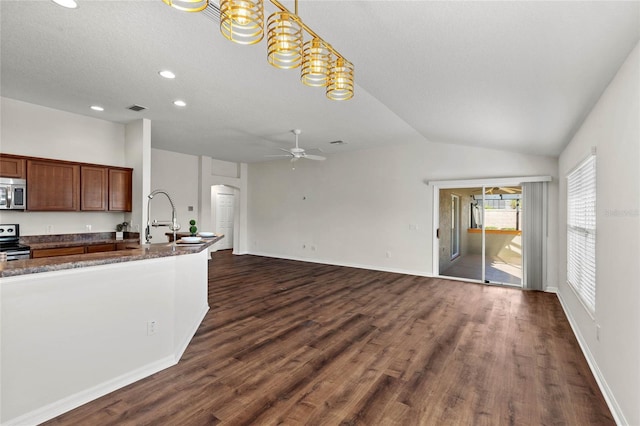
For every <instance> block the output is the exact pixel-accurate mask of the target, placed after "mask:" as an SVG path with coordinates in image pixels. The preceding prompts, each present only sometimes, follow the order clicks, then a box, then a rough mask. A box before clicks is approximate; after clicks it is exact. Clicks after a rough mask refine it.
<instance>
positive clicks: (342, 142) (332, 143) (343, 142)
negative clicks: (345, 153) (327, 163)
mask: <svg viewBox="0 0 640 426" xmlns="http://www.w3.org/2000/svg"><path fill="white" fill-rule="evenodd" d="M329 143H330V144H331V145H346V144H347V143H346V142H345V141H331V142H329Z"/></svg>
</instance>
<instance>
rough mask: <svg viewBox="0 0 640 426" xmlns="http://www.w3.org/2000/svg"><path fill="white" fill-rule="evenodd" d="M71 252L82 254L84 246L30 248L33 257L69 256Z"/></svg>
mask: <svg viewBox="0 0 640 426" xmlns="http://www.w3.org/2000/svg"><path fill="white" fill-rule="evenodd" d="M71 254H84V246H77V247H57V248H48V249H34V250H31V258H33V259H39V258H41V257H55V256H69V255H71Z"/></svg>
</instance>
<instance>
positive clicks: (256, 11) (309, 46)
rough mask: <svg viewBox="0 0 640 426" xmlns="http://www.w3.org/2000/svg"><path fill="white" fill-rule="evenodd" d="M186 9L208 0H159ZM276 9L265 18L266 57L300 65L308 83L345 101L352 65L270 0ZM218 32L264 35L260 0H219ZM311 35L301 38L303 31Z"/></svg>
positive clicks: (245, 40) (248, 38) (236, 37)
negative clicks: (307, 37)
mask: <svg viewBox="0 0 640 426" xmlns="http://www.w3.org/2000/svg"><path fill="white" fill-rule="evenodd" d="M162 1H163V2H164V3H166V4H168V5H169V6H171V7H173V8H175V9H178V10H182V11H185V12H200V11H202V10H204V9H206V8H207V6H208V4H209V0H162ZM269 2H271V4H273V5H274V6H275V7H276V8H278V9H279V11H277V12H274V13H272V14H271V15H270V16H269V19H268V21H267V61H268V62H269V63H270V64H271V65H273V66H274V67H276V68H280V69H293V68H298V67H300V68H301V72H300V80H301V81H302V83H303V84H305V85H307V86H311V87H326V96H327V98H329V99H331V100H334V101H346V100H349V99H351V98H353V94H354V88H355V85H354V66H353V63H351V62H349V61H347V60H346V59H345V58H344V56H342V55H341V54H340V53H339V52H338V51H337V50H335V49H334V48H333V47H332V46H331V45H330V44H329V43H327V42H326V41H324V39H322V37H320V36H319V35H318V34H316V33H315V32H314V31H313V30H312V29H311V28H309V27H308V26H307V25H306V24H305V23H304V22H303V21H302V19H300V16H299V15H298V0H295V12H294V13H292V12H290V11H289V10H288V9H287V8H286V7H284V6H283V5H282V4H281V3H280V2H279V1H278V0H269ZM220 32H221V33H222V35H223V36H224V37H225V38H226V39H228V40H231V41H233V42H234V43H238V44H256V43H258V42H260V41H261V40H262V39H263V38H264V2H263V0H220ZM305 32H306V33H307V34H308V35H309V36H311V39H310V40H308V41H307V42H305V41H304V33H305Z"/></svg>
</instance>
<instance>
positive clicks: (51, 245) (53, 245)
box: [29, 238, 140, 250]
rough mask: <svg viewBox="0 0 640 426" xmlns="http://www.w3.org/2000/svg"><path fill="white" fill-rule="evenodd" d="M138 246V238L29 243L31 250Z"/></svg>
mask: <svg viewBox="0 0 640 426" xmlns="http://www.w3.org/2000/svg"><path fill="white" fill-rule="evenodd" d="M120 243H126V244H139V243H140V241H139V240H138V238H125V239H122V240H116V239H115V238H105V239H95V240H90V241H53V242H47V243H29V247H30V248H31V250H39V249H48V248H58V247H76V246H90V245H96V244H120Z"/></svg>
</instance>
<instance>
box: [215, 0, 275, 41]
mask: <svg viewBox="0 0 640 426" xmlns="http://www.w3.org/2000/svg"><path fill="white" fill-rule="evenodd" d="M220 32H221V33H222V35H223V36H225V37H226V38H227V39H228V40H231V41H233V42H235V43H238V44H256V43H258V42H259V41H260V40H262V38H263V37H264V4H263V3H262V0H220Z"/></svg>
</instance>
